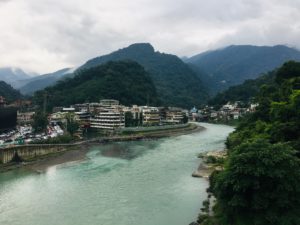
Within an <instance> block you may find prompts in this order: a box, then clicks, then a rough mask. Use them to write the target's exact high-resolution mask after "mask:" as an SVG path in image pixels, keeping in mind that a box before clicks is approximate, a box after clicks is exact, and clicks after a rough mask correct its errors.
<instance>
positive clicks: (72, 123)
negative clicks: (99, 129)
mask: <svg viewBox="0 0 300 225" xmlns="http://www.w3.org/2000/svg"><path fill="white" fill-rule="evenodd" d="M74 117H75V115H74V113H68V114H67V115H66V119H67V131H68V132H69V133H70V134H71V136H73V135H74V133H75V132H76V131H77V130H78V128H79V123H78V122H77V121H76V120H75V118H74Z"/></svg>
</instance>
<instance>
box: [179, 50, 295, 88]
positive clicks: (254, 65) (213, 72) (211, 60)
mask: <svg viewBox="0 0 300 225" xmlns="http://www.w3.org/2000/svg"><path fill="white" fill-rule="evenodd" d="M288 60H295V61H300V52H299V51H298V50H296V49H293V48H289V47H287V46H283V45H277V46H272V47H269V46H250V45H232V46H228V47H226V48H223V49H218V50H214V51H209V52H204V53H202V54H199V55H196V56H193V57H191V58H189V59H187V60H185V61H186V62H187V63H190V64H193V65H194V66H196V67H198V68H199V69H200V70H201V71H202V72H204V73H205V74H207V76H206V79H207V80H208V81H209V87H210V91H211V93H212V94H216V93H218V92H219V91H222V90H225V89H227V88H228V87H230V86H233V85H237V84H241V83H243V82H244V81H245V80H248V79H255V78H257V77H258V76H259V75H260V74H262V73H266V72H268V71H271V70H274V69H275V68H277V67H279V66H281V65H282V64H283V63H284V62H286V61H288ZM201 78H202V77H201ZM202 79H203V78H202Z"/></svg>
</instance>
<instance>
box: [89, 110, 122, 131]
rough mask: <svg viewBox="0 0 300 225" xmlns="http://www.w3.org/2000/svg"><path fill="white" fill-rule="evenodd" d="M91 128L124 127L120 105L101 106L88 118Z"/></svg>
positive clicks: (111, 128)
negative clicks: (101, 107)
mask: <svg viewBox="0 0 300 225" xmlns="http://www.w3.org/2000/svg"><path fill="white" fill-rule="evenodd" d="M90 124H91V127H92V128H97V129H107V130H115V129H118V128H124V127H125V116H124V112H123V110H122V109H121V108H120V107H115V108H103V109H101V110H100V112H99V113H98V114H97V115H95V116H94V117H93V118H91V120H90Z"/></svg>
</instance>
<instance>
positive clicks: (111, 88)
mask: <svg viewBox="0 0 300 225" xmlns="http://www.w3.org/2000/svg"><path fill="white" fill-rule="evenodd" d="M45 92H47V93H48V96H49V98H48V110H50V109H52V107H53V106H68V105H70V104H75V103H83V102H99V100H100V99H104V98H112V99H117V100H119V101H120V102H121V103H122V104H125V105H131V104H138V105H145V104H146V103H147V102H149V103H150V104H158V103H159V101H158V97H157V94H156V89H155V87H154V85H153V83H152V81H151V79H150V77H149V75H148V74H147V73H146V72H145V70H144V69H143V67H141V66H140V65H139V64H137V63H135V62H131V61H126V62H125V61H124V62H109V63H107V64H104V65H101V66H97V67H92V68H90V69H82V70H80V71H78V72H77V74H76V75H75V77H74V78H68V79H65V80H61V81H59V82H58V83H57V84H56V85H55V86H53V87H49V88H46V89H45V90H44V91H38V92H36V93H35V96H34V100H35V102H36V103H37V104H38V105H42V104H43V96H44V93H45Z"/></svg>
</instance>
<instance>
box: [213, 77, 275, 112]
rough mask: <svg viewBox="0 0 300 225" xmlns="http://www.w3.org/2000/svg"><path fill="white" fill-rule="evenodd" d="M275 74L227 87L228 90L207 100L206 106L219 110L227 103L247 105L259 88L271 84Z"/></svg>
mask: <svg viewBox="0 0 300 225" xmlns="http://www.w3.org/2000/svg"><path fill="white" fill-rule="evenodd" d="M274 78H275V72H270V73H268V74H265V75H262V76H260V77H258V78H257V79H254V80H246V81H245V82H244V83H243V84H240V85H236V86H232V87H229V88H228V90H226V91H223V92H221V93H219V94H217V95H216V96H215V97H213V98H212V99H210V100H209V102H208V104H209V105H212V106H215V107H216V108H220V107H221V106H222V105H224V104H226V103H227V102H235V101H242V102H244V103H248V102H251V101H254V99H255V97H256V95H257V94H258V93H259V91H260V87H261V86H262V85H266V84H273V83H274Z"/></svg>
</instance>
